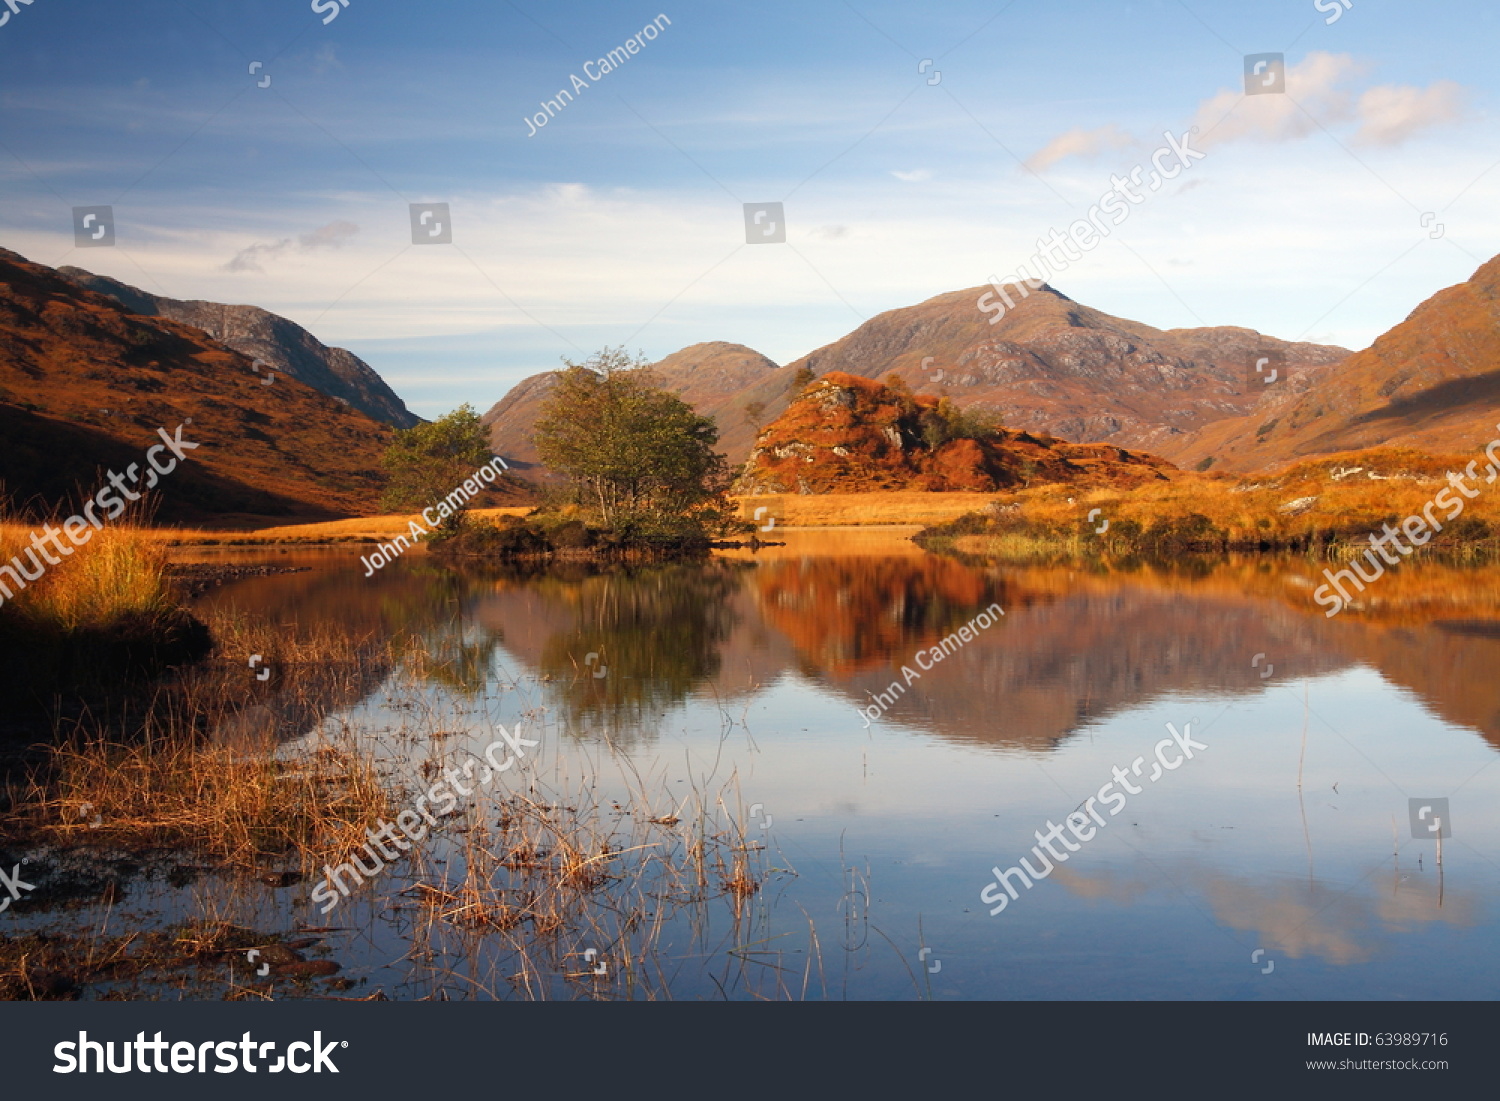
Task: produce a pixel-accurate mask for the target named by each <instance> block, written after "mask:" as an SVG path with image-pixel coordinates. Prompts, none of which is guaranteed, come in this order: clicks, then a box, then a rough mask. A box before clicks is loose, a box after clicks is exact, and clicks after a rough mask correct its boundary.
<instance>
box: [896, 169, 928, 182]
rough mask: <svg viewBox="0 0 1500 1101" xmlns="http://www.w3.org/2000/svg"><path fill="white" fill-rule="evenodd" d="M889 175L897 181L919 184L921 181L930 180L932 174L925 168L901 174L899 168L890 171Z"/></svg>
mask: <svg viewBox="0 0 1500 1101" xmlns="http://www.w3.org/2000/svg"><path fill="white" fill-rule="evenodd" d="M891 175H892V176H895V177H896V179H898V180H905V181H906V182H907V183H921V182H922V181H923V180H930V179H932V173H931V172H930V171H928V170H927V169H925V168H914V169H912V170H911V171H910V172H903V171H901V169H899V168H893V169H891Z"/></svg>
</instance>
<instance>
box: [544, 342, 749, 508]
mask: <svg viewBox="0 0 1500 1101" xmlns="http://www.w3.org/2000/svg"><path fill="white" fill-rule="evenodd" d="M563 363H564V364H566V367H567V369H566V370H564V371H562V372H561V373H559V375H558V377H557V380H556V382H555V383H554V384H553V386H552V390H551V392H550V393H549V394H548V396H547V398H546V400H545V401H544V402H543V404H542V410H541V416H540V417H539V418H538V419H537V422H536V433H535V436H534V439H535V442H536V448H537V452H538V454H539V455H540V456H541V459H542V461H543V462H544V463H546V464H547V465H548V466H550V467H552V468H553V469H554V470H557V471H559V472H560V473H562V474H564V475H565V476H566V477H567V478H568V480H569V482H570V483H571V485H572V488H573V493H574V498H575V500H576V501H577V503H578V504H580V505H584V506H586V507H589V508H591V509H594V510H596V511H597V512H598V514H599V518H600V519H601V520H602V521H603V522H604V523H605V524H607V525H615V524H617V523H621V522H639V521H642V520H649V521H662V520H677V519H682V518H685V517H689V516H691V515H693V514H694V513H696V512H698V511H700V510H702V509H704V508H705V507H706V506H710V505H712V504H715V503H721V502H719V501H718V499H719V498H721V497H722V495H723V493H724V491H725V489H726V488H727V486H728V481H729V478H728V465H727V463H726V461H725V459H724V456H723V455H720V454H718V453H716V452H715V451H714V450H713V447H714V444H716V443H717V442H718V439H719V430H718V427H717V425H715V424H714V421H713V418H711V417H705V416H702V415H701V414H699V413H697V412H695V411H694V410H693V407H692V406H690V405H688V404H687V403H686V402H685V401H683V400H682V399H681V398H679V397H678V396H677V395H676V394H673V393H671V392H669V391H667V390H665V389H663V388H662V387H661V386H660V385H658V383H657V380H656V378H655V376H654V375H653V374H652V372H651V370H650V369H649V368H648V367H647V366H646V363H645V360H644V359H641V358H637V359H635V360H631V358H630V357H629V356H628V355H626V354H625V351H624V349H623V348H605V349H603V350H602V351H600V352H596V353H595V354H594V355H592V356H590V357H589V358H588V359H587V360H586V361H585V362H583V363H574V362H572V361H571V360H568V359H566V358H564V360H563Z"/></svg>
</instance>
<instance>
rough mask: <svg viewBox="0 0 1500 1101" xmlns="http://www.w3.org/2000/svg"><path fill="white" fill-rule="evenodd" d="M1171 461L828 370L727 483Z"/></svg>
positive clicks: (1112, 479) (781, 489) (1058, 472)
mask: <svg viewBox="0 0 1500 1101" xmlns="http://www.w3.org/2000/svg"><path fill="white" fill-rule="evenodd" d="M1173 469H1175V468H1174V467H1173V466H1172V464H1171V463H1169V462H1167V461H1166V460H1164V459H1159V458H1157V457H1156V456H1154V455H1147V454H1144V453H1140V452H1131V451H1128V450H1126V449H1124V448H1120V447H1115V446H1113V445H1110V444H1073V443H1067V442H1065V441H1062V440H1058V439H1056V438H1054V437H1051V436H1046V435H1032V434H1031V433H1029V432H1025V431H1020V430H1008V429H1003V428H1002V429H998V430H994V431H988V432H986V431H982V430H979V429H978V427H977V426H976V425H975V424H974V423H973V420H972V418H966V417H964V415H963V414H962V413H960V411H959V410H958V409H957V407H956V406H954V404H953V403H952V402H950V401H948V400H946V399H943V398H939V397H936V396H933V395H928V394H913V393H911V392H910V391H909V390H906V389H905V388H903V387H902V386H900V385H895V386H892V385H886V384H884V383H879V382H874V381H872V380H870V379H867V378H861V377H859V376H857V375H850V374H845V373H843V372H839V371H835V372H833V373H831V374H828V375H825V376H824V377H822V378H820V379H817V380H815V381H813V382H812V383H810V384H809V385H808V386H807V387H806V389H805V390H803V392H802V393H801V394H800V395H799V396H798V397H797V398H796V399H795V400H794V401H793V402H792V403H791V405H790V406H789V407H788V408H787V410H786V412H785V413H783V414H782V415H781V416H780V417H778V418H777V419H776V421H775V422H774V423H773V424H771V425H770V426H769V427H767V428H766V429H765V430H764V431H763V432H761V434H760V435H759V437H758V438H757V439H756V442H755V447H754V449H753V450H752V451H751V453H750V457H749V459H748V460H747V461H746V463H745V467H744V470H743V472H742V473H741V475H740V478H739V483H738V485H737V487H736V489H737V491H738V492H740V493H746V494H757V493H857V492H862V491H867V490H910V489H920V490H933V491H955V490H968V491H975V492H982V493H983V492H994V491H997V490H1002V489H1007V488H1011V487H1022V486H1027V485H1033V484H1042V483H1047V482H1065V483H1075V484H1078V485H1083V486H1102V485H1108V486H1120V487H1125V486H1134V485H1139V484H1141V483H1143V482H1148V481H1156V480H1160V479H1163V478H1165V477H1167V475H1168V474H1169V473H1170V472H1171V471H1172V470H1173Z"/></svg>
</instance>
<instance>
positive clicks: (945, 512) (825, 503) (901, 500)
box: [734, 490, 997, 538]
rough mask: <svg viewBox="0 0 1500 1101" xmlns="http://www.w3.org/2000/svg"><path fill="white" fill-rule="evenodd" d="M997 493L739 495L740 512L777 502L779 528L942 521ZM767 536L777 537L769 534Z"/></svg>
mask: <svg viewBox="0 0 1500 1101" xmlns="http://www.w3.org/2000/svg"><path fill="white" fill-rule="evenodd" d="M996 497H997V494H994V493H923V492H920V491H917V490H911V491H879V492H869V493H822V494H798V493H786V494H768V495H766V496H764V497H736V498H734V500H735V501H736V503H737V504H738V505H739V506H740V511H741V512H742V513H744V512H745V510H746V509H750V510H754V508H755V507H756V505H758V504H760V503H762V502H771V501H774V502H776V503H777V504H779V506H780V508H781V517H782V518H781V519H778V520H777V521H776V526H777V527H853V526H859V525H873V524H922V525H926V524H941V523H945V522H946V521H949V520H954V519H957V518H958V517H960V516H962V515H964V513H967V512H975V511H977V510H978V509H981V508H983V507H984V506H985V505H987V504H989V503H990V502H991V501H993V500H995V499H996ZM766 538H774V537H773V536H766Z"/></svg>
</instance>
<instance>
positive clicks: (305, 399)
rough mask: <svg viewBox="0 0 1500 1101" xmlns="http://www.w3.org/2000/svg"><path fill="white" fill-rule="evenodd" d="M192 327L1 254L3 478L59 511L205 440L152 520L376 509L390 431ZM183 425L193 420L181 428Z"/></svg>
mask: <svg viewBox="0 0 1500 1101" xmlns="http://www.w3.org/2000/svg"><path fill="white" fill-rule="evenodd" d="M263 377H264V376H263V375H257V374H256V373H255V372H253V371H252V370H251V361H250V360H249V359H247V358H246V357H245V356H243V355H241V354H240V353H239V352H236V351H234V350H232V349H230V348H228V347H225V346H224V345H223V344H220V343H218V342H216V341H214V340H213V339H211V338H210V337H209V336H208V335H207V334H206V333H204V332H203V331H202V330H201V329H198V328H191V327H189V326H187V325H183V324H179V323H178V322H175V321H171V320H168V319H167V318H165V317H147V316H142V315H140V314H137V313H132V312H130V311H129V310H128V309H127V308H126V307H125V306H124V305H122V304H121V303H120V302H119V301H117V300H116V299H114V298H112V297H106V296H104V295H101V294H95V293H93V292H92V291H88V290H84V289H82V288H81V287H79V286H78V285H77V284H76V283H74V282H72V281H70V280H68V279H65V278H64V277H62V276H61V275H59V274H58V273H57V272H55V271H53V270H52V269H51V268H48V267H45V266H43V265H41V264H33V263H29V262H27V261H26V260H25V259H24V258H23V257H21V256H19V255H17V254H16V253H13V252H9V251H6V250H4V249H0V435H3V438H4V439H5V446H4V447H3V448H0V482H3V483H4V489H5V492H6V495H7V496H8V497H9V499H10V501H11V502H12V504H13V505H15V506H18V507H22V508H26V509H29V510H31V511H33V512H49V511H51V510H53V509H60V510H62V511H63V513H64V514H65V515H66V514H67V513H69V512H71V511H72V510H73V508H75V507H76V506H77V504H78V502H79V501H81V500H82V498H84V497H85V496H91V495H93V494H94V492H95V491H96V490H97V489H98V488H100V487H101V486H103V485H105V484H106V481H105V479H106V478H107V474H108V471H110V470H114V471H117V472H119V473H121V474H125V473H126V472H127V468H128V467H129V466H130V464H132V463H136V464H140V463H143V462H144V458H143V456H144V455H145V452H146V450H147V448H149V447H151V446H153V445H155V444H157V443H160V442H161V441H160V438H159V437H158V435H157V430H158V429H160V428H164V429H166V430H167V432H168V433H169V434H175V431H176V428H177V426H178V425H184V426H185V427H184V429H183V438H184V439H185V440H188V441H192V442H195V443H198V444H199V445H200V446H199V448H198V449H197V450H194V451H191V452H188V453H187V459H186V461H185V462H184V463H182V464H181V465H180V466H179V468H178V469H177V470H175V471H174V472H173V473H172V474H171V475H170V476H169V477H167V478H165V479H164V480H163V481H162V483H161V485H160V486H159V492H158V493H157V494H155V496H156V498H157V499H156V506H157V508H158V511H157V513H156V517H157V519H159V520H162V521H168V522H192V523H210V522H212V523H229V522H254V521H257V520H270V519H274V520H278V521H283V522H285V521H288V520H293V519H308V520H311V519H324V518H331V517H335V516H346V515H353V514H360V513H369V512H373V511H376V507H375V506H376V501H377V497H378V494H379V491H380V488H381V485H382V482H383V477H382V474H381V468H380V455H381V453H382V451H383V450H384V449H385V447H386V446H387V445H388V443H389V441H390V438H391V429H390V428H389V427H388V426H386V425H384V424H380V423H377V422H376V421H374V420H371V419H370V418H369V417H367V416H365V415H364V414H363V413H361V412H359V411H357V410H355V409H351V408H349V407H348V406H345V405H343V404H341V403H340V402H338V401H335V400H334V399H333V398H331V397H328V396H327V395H325V394H323V393H321V392H319V391H318V390H316V389H314V388H313V387H311V386H308V385H306V384H304V383H302V382H299V381H298V380H297V379H295V378H292V377H289V376H287V375H278V376H277V377H276V379H275V381H274V382H273V383H271V384H270V385H265V384H264V383H263V381H262V378H263ZM189 421H190V423H189Z"/></svg>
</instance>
